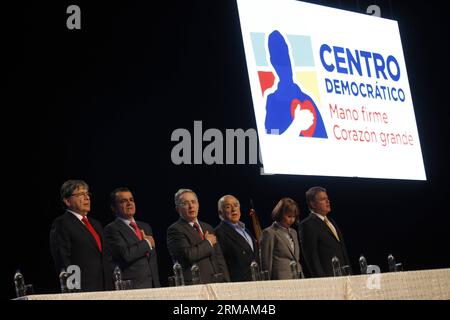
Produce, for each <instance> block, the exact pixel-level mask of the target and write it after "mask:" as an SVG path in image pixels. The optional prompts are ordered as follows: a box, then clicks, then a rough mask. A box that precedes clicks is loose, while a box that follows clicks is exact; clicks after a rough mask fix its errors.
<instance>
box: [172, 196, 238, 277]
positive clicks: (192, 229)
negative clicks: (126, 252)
mask: <svg viewBox="0 0 450 320" xmlns="http://www.w3.org/2000/svg"><path fill="white" fill-rule="evenodd" d="M175 209H176V211H177V212H178V214H179V215H180V219H178V221H176V222H175V223H174V224H172V225H171V226H170V227H169V228H168V229H167V248H168V250H169V253H170V256H171V257H172V260H173V262H175V261H178V262H179V263H180V264H181V266H182V268H183V276H184V280H185V282H186V283H191V282H192V274H191V267H192V265H193V264H197V265H198V267H199V269H200V282H201V283H211V282H215V281H226V282H228V281H230V276H229V274H228V269H227V266H226V263H225V260H224V257H223V254H222V250H221V248H220V245H219V244H218V243H217V238H216V236H215V235H214V233H213V232H214V230H213V228H212V227H211V226H210V225H209V224H207V223H205V222H202V221H199V220H198V210H199V203H198V198H197V195H196V194H195V193H194V191H192V190H190V189H180V190H178V191H177V193H175Z"/></svg>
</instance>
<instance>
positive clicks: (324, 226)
mask: <svg viewBox="0 0 450 320" xmlns="http://www.w3.org/2000/svg"><path fill="white" fill-rule="evenodd" d="M311 214H312V215H313V218H314V219H316V222H317V223H318V224H319V225H320V228H321V229H322V230H324V231H325V232H327V233H328V234H329V235H330V236H331V237H332V238H333V239H334V240H335V241H336V242H339V240H338V239H336V237H335V236H334V234H333V231H331V229H330V228H329V227H328V226H327V224H326V223H325V221H323V220H322V219H320V218H319V217H318V216H316V215H315V214H314V213H311ZM331 223H332V224H333V226H334V227H335V228H336V226H335V224H334V223H333V222H331ZM336 232H338V231H337V228H336ZM338 234H339V233H338Z"/></svg>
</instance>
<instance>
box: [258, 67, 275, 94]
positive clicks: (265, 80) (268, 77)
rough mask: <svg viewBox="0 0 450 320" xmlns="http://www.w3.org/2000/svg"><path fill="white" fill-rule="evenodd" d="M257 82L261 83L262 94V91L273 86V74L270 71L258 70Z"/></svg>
mask: <svg viewBox="0 0 450 320" xmlns="http://www.w3.org/2000/svg"><path fill="white" fill-rule="evenodd" d="M258 77H259V84H260V85H261V91H262V95H263V96H264V92H265V91H266V90H267V89H269V88H272V87H273V84H274V82H275V76H274V75H273V73H272V72H270V71H258Z"/></svg>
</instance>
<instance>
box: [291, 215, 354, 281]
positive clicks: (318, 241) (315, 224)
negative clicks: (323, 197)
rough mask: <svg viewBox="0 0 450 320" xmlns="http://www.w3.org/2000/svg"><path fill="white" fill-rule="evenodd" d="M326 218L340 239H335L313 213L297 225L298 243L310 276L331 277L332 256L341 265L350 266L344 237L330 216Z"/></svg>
mask: <svg viewBox="0 0 450 320" xmlns="http://www.w3.org/2000/svg"><path fill="white" fill-rule="evenodd" d="M327 218H328V217H327ZM328 220H329V221H330V222H331V223H332V224H333V226H334V227H335V229H336V232H337V234H338V236H339V239H340V241H339V240H337V239H336V237H335V236H334V234H333V232H332V231H331V230H330V228H329V227H328V226H327V225H326V223H325V222H324V221H322V219H320V218H319V217H317V216H316V215H315V214H313V213H311V214H310V215H309V216H308V217H307V218H305V219H304V220H303V221H302V222H301V223H300V225H299V235H300V243H301V244H302V251H303V255H304V257H305V261H306V265H307V267H308V270H309V272H310V273H311V276H312V277H332V276H333V266H332V264H331V260H332V259H333V257H334V256H336V257H338V259H339V262H340V264H341V267H342V266H343V265H349V266H350V262H349V259H348V255H347V249H346V248H345V244H344V237H343V236H342V233H341V231H340V230H339V228H338V226H337V224H336V223H335V222H334V221H333V220H332V219H330V218H328Z"/></svg>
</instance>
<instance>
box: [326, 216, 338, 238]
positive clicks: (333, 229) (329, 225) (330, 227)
mask: <svg viewBox="0 0 450 320" xmlns="http://www.w3.org/2000/svg"><path fill="white" fill-rule="evenodd" d="M323 221H324V222H325V223H326V224H327V226H328V228H329V229H330V230H331V232H333V234H334V236H335V237H336V239H337V240H338V241H341V239H339V237H338V235H337V232H336V228H335V227H334V226H333V225H332V224H331V222H330V221H329V220H328V219H327V217H325V218H324V219H323Z"/></svg>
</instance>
